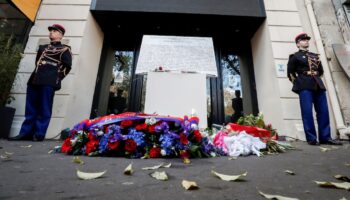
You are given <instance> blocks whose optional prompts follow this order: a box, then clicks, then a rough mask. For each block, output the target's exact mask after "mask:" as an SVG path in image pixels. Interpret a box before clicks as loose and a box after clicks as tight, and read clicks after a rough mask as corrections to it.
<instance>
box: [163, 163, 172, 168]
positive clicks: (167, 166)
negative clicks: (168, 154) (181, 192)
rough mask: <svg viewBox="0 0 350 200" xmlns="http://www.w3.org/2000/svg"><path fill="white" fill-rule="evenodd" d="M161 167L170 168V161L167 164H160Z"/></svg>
mask: <svg viewBox="0 0 350 200" xmlns="http://www.w3.org/2000/svg"><path fill="white" fill-rule="evenodd" d="M162 167H164V168H170V167H171V163H169V164H167V165H162Z"/></svg>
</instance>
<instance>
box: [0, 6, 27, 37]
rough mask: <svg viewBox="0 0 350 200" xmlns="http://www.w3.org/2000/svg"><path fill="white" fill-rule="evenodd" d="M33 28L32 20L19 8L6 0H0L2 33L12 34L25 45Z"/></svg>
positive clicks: (0, 28) (0, 29)
mask: <svg viewBox="0 0 350 200" xmlns="http://www.w3.org/2000/svg"><path fill="white" fill-rule="evenodd" d="M31 26H32V23H31V22H30V20H28V19H27V18H26V17H25V16H24V15H23V14H22V13H21V12H20V11H19V10H18V9H17V8H15V7H14V6H12V5H11V4H9V3H7V1H6V0H0V33H5V34H8V35H11V34H12V35H13V36H14V37H15V38H16V41H17V42H18V43H22V44H24V43H25V42H26V40H27V37H28V33H29V29H30V27H31Z"/></svg>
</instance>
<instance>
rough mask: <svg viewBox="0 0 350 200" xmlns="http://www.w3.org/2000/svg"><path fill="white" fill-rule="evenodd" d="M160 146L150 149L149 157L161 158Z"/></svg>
mask: <svg viewBox="0 0 350 200" xmlns="http://www.w3.org/2000/svg"><path fill="white" fill-rule="evenodd" d="M160 150H161V149H160V148H159V147H153V148H152V149H151V150H150V151H149V157H151V158H159V157H160Z"/></svg>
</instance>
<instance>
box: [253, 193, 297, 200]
mask: <svg viewBox="0 0 350 200" xmlns="http://www.w3.org/2000/svg"><path fill="white" fill-rule="evenodd" d="M259 193H260V194H261V196H263V197H265V198H266V199H273V200H299V199H297V198H292V197H285V196H281V195H272V194H266V193H263V192H261V191H259Z"/></svg>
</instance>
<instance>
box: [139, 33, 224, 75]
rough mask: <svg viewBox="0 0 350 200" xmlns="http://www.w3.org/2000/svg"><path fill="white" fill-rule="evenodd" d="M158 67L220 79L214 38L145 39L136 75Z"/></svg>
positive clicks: (165, 37)
mask: <svg viewBox="0 0 350 200" xmlns="http://www.w3.org/2000/svg"><path fill="white" fill-rule="evenodd" d="M159 67H162V68H163V69H164V70H169V71H177V72H179V71H180V72H181V71H182V72H195V73H203V74H208V75H213V76H217V67H216V62H215V54H214V45H213V40H212V38H210V37H181V36H156V35H144V36H143V39H142V44H141V51H140V55H139V58H138V62H137V67H136V73H137V74H140V73H148V72H150V71H154V70H155V69H156V68H159Z"/></svg>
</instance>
